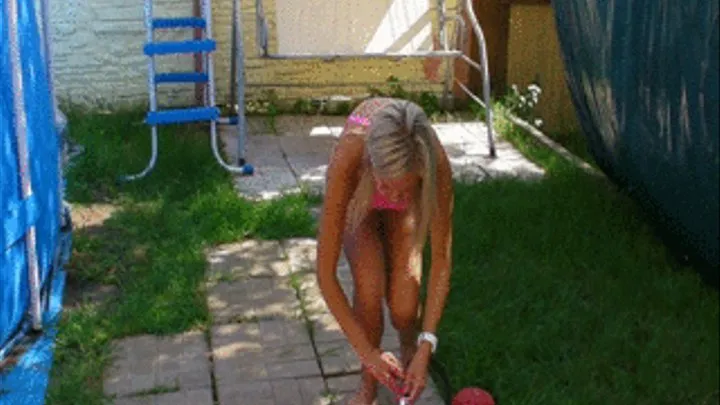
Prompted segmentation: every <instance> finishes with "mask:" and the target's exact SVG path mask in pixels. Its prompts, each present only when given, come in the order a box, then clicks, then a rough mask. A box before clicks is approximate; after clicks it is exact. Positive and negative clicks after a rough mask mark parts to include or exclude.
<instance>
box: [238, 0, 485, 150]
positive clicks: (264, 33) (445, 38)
mask: <svg viewBox="0 0 720 405" xmlns="http://www.w3.org/2000/svg"><path fill="white" fill-rule="evenodd" d="M459 1H462V0H459ZM238 3H239V0H234V8H239V6H238ZM436 11H437V13H438V25H439V30H438V36H439V39H440V42H441V44H442V48H443V49H442V50H435V51H421V52H410V53H398V52H387V53H335V54H271V53H269V52H268V37H269V33H268V25H267V22H266V19H265V13H264V9H263V6H262V0H255V13H256V22H257V44H258V49H259V53H260V56H261V57H263V58H267V59H274V60H308V59H313V60H324V61H336V60H343V59H377V58H389V59H398V60H400V59H405V58H429V57H440V58H446V63H447V65H446V66H447V69H445V72H446V73H445V80H444V88H443V96H444V98H445V100H447V98H448V95H449V92H450V82H451V76H452V74H451V70H450V69H449V67H450V63H451V61H452V60H455V59H456V58H459V59H460V60H462V61H464V62H466V63H467V64H468V65H470V66H471V67H472V68H474V69H476V70H478V71H479V72H480V73H481V75H482V77H483V95H482V97H483V99H484V100H481V99H480V98H479V97H477V96H476V95H475V94H474V93H473V92H472V91H471V90H470V89H468V88H467V86H465V85H464V84H463V83H461V82H460V81H458V80H457V78H456V80H455V81H456V82H457V83H458V85H459V87H460V88H461V89H462V90H463V91H464V92H465V93H467V94H468V96H469V97H470V98H471V99H472V100H473V101H475V102H476V103H478V104H479V105H480V106H482V107H483V108H485V110H486V114H485V119H486V124H487V127H488V147H489V155H490V156H491V157H493V158H494V157H496V150H495V142H494V136H493V132H494V129H493V111H492V104H491V100H490V74H489V71H488V60H487V46H486V42H485V35H484V34H483V31H482V28H481V26H480V23H479V22H478V20H477V16H476V15H475V11H474V10H473V5H472V0H465V2H464V7H463V3H462V2H461V3H459V4H458V7H457V9H456V11H457V13H456V15H455V16H453V17H451V18H450V19H452V20H454V21H456V22H457V23H458V32H457V33H456V35H457V38H456V39H459V42H458V43H457V49H453V48H451V46H450V39H449V35H447V32H446V23H447V21H448V20H449V18H448V16H447V12H448V10H447V8H446V4H445V0H437V6H436ZM463 12H464V13H465V15H466V16H467V17H468V19H469V20H470V23H471V25H472V28H473V33H474V34H475V35H476V36H477V38H478V47H479V51H480V52H479V55H480V59H481V61H480V63H477V62H475V61H473V60H472V59H471V58H470V57H468V56H467V55H465V53H464V52H463V51H462V49H463V48H464V35H462V34H463V33H464V32H465V27H466V26H465V21H464V20H463V18H462V14H463ZM234 17H235V18H234V19H233V23H234V24H237V26H236V27H235V28H234V32H235V34H236V35H237V36H239V39H237V40H236V41H237V44H238V49H235V51H236V54H235V59H236V62H235V63H236V66H237V68H238V72H237V82H238V84H237V85H238V119H237V122H238V127H239V128H238V137H239V139H240V140H242V141H240V142H238V145H239V147H242V146H240V145H244V138H245V136H246V132H247V129H246V128H245V127H246V125H245V112H244V108H243V105H244V93H242V92H241V91H242V90H241V89H243V88H244V68H243V64H244V51H243V49H242V47H243V41H242V33H243V31H242V25H241V24H242V21H241V18H240V17H239V16H234ZM239 153H240V156H244V155H243V154H242V153H243V151H239Z"/></svg>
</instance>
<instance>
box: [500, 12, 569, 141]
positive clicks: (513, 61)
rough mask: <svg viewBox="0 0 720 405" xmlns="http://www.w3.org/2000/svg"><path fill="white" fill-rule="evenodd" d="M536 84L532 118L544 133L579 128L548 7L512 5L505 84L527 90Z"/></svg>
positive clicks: (552, 19)
mask: <svg viewBox="0 0 720 405" xmlns="http://www.w3.org/2000/svg"><path fill="white" fill-rule="evenodd" d="M533 81H537V82H538V83H539V85H540V87H541V88H542V94H541V95H540V101H539V103H538V106H537V107H536V115H537V116H539V117H540V118H541V119H542V120H543V121H544V123H545V124H544V127H543V128H542V129H543V130H544V131H547V132H569V131H573V130H576V129H578V128H579V124H578V121H577V116H576V113H575V107H574V106H573V104H572V99H571V98H570V91H569V89H568V87H567V83H566V81H565V67H564V64H563V60H562V56H561V53H560V44H559V42H558V38H557V30H556V26H555V17H554V15H553V9H552V7H550V6H539V5H538V6H536V5H532V6H531V5H516V6H513V7H512V9H511V15H510V38H509V40H508V72H507V82H508V85H512V84H516V85H518V87H520V88H525V87H527V85H528V84H530V83H531V82H533Z"/></svg>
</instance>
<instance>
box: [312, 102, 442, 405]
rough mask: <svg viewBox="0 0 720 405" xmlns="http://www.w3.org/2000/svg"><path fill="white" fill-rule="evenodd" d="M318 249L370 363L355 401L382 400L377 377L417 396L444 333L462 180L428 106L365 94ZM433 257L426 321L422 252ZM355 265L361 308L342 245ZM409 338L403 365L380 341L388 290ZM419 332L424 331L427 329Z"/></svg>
mask: <svg viewBox="0 0 720 405" xmlns="http://www.w3.org/2000/svg"><path fill="white" fill-rule="evenodd" d="M326 186H327V187H326V195H325V201H324V204H323V213H322V216H321V219H320V228H319V232H318V247H317V280H318V285H319V287H320V290H321V292H322V294H323V298H324V299H325V301H326V303H327V305H328V308H329V309H330V312H331V313H332V314H333V316H334V317H335V319H336V320H337V322H338V324H339V325H340V328H341V329H342V330H343V332H344V334H345V335H346V336H347V339H348V341H349V343H350V345H351V346H352V347H353V349H354V350H355V352H356V353H357V355H358V357H359V358H360V360H361V362H362V364H363V367H362V375H361V383H360V388H359V390H358V392H357V394H356V395H355V396H354V397H353V398H352V399H351V401H350V403H351V404H353V405H368V404H374V403H376V402H375V401H376V397H377V383H378V382H380V383H382V384H385V385H387V386H389V387H393V386H394V384H395V382H396V380H401V381H402V384H401V386H400V389H402V392H403V393H404V394H406V395H408V396H409V397H410V399H411V401H414V400H416V399H417V398H418V397H419V396H420V394H421V393H422V391H423V390H424V388H425V384H426V379H427V366H428V362H429V359H430V355H431V354H432V353H433V352H434V351H435V347H436V345H437V338H436V336H435V331H436V328H437V325H438V322H439V321H440V318H441V315H442V312H443V310H444V306H445V299H446V297H447V294H448V291H449V284H450V265H451V257H450V252H451V244H452V237H451V236H452V210H453V185H452V171H451V168H450V162H449V160H448V158H447V155H446V154H445V151H444V149H443V147H442V145H441V144H440V141H439V140H438V137H437V134H436V133H435V131H434V130H433V128H432V127H431V125H430V122H429V120H428V118H427V116H426V115H425V113H424V112H423V110H422V109H421V108H420V107H419V106H418V105H416V104H414V103H411V102H408V101H405V100H398V99H393V98H373V99H369V100H365V101H363V102H362V103H361V104H360V105H359V106H358V107H357V108H356V109H355V110H354V111H353V112H352V114H351V115H350V117H349V118H348V120H347V123H346V125H345V128H344V130H343V133H342V135H341V136H340V139H339V141H338V143H337V145H336V146H335V149H334V151H333V153H332V155H331V158H330V164H329V167H328V170H327V183H326ZM428 236H429V238H430V248H431V252H432V265H431V269H430V280H429V284H428V289H427V290H428V294H427V300H426V302H425V308H424V310H423V311H422V312H424V315H423V316H422V323H421V322H420V320H419V318H420V317H419V313H420V311H419V302H418V301H419V289H420V278H421V275H422V269H421V265H422V251H423V247H424V245H425V241H426V238H427V237H428ZM341 246H342V247H343V250H344V252H345V255H346V257H347V259H348V262H349V263H350V267H351V271H352V275H353V280H354V286H355V288H354V296H353V307H352V308H351V307H350V305H349V303H348V300H347V298H346V297H345V294H344V293H343V290H342V288H341V287H340V284H339V282H338V280H337V277H336V267H337V263H338V258H339V255H340V247H341ZM383 296H385V297H386V298H387V303H388V307H389V309H390V317H391V321H392V325H393V327H395V328H396V329H397V330H398V332H399V336H400V345H401V359H400V360H401V364H400V363H399V362H398V361H397V359H395V358H394V357H393V356H392V355H389V356H388V355H383V354H382V351H381V349H380V348H379V345H380V339H381V337H382V335H383V325H384V322H383V312H382V298H383ZM418 329H419V330H418ZM418 332H422V333H419V334H418Z"/></svg>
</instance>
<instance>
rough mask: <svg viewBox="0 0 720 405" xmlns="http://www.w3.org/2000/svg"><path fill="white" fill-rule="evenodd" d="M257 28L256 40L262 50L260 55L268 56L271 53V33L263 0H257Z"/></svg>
mask: <svg viewBox="0 0 720 405" xmlns="http://www.w3.org/2000/svg"><path fill="white" fill-rule="evenodd" d="M255 29H256V31H255V37H256V38H255V40H256V42H257V45H258V49H259V50H260V52H259V53H260V56H267V55H268V54H269V53H270V51H269V50H268V46H269V45H268V42H269V41H268V36H269V34H268V26H267V21H266V19H265V10H264V9H263V3H262V0H255Z"/></svg>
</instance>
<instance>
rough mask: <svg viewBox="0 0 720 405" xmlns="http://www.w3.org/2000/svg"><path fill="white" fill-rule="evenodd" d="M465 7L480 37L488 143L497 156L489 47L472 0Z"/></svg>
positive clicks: (479, 46)
mask: <svg viewBox="0 0 720 405" xmlns="http://www.w3.org/2000/svg"><path fill="white" fill-rule="evenodd" d="M465 8H466V11H467V13H468V17H470V23H471V24H472V27H473V31H475V35H477V37H478V48H480V61H481V63H482V76H483V98H484V99H485V110H486V114H485V116H486V121H487V127H488V145H489V147H490V156H491V157H495V156H496V153H495V142H494V140H493V110H492V104H490V73H489V71H488V60H487V47H486V44H485V35H484V34H483V31H482V28H481V27H480V23H479V22H478V20H477V16H476V15H475V10H473V4H472V0H466V1H465Z"/></svg>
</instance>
